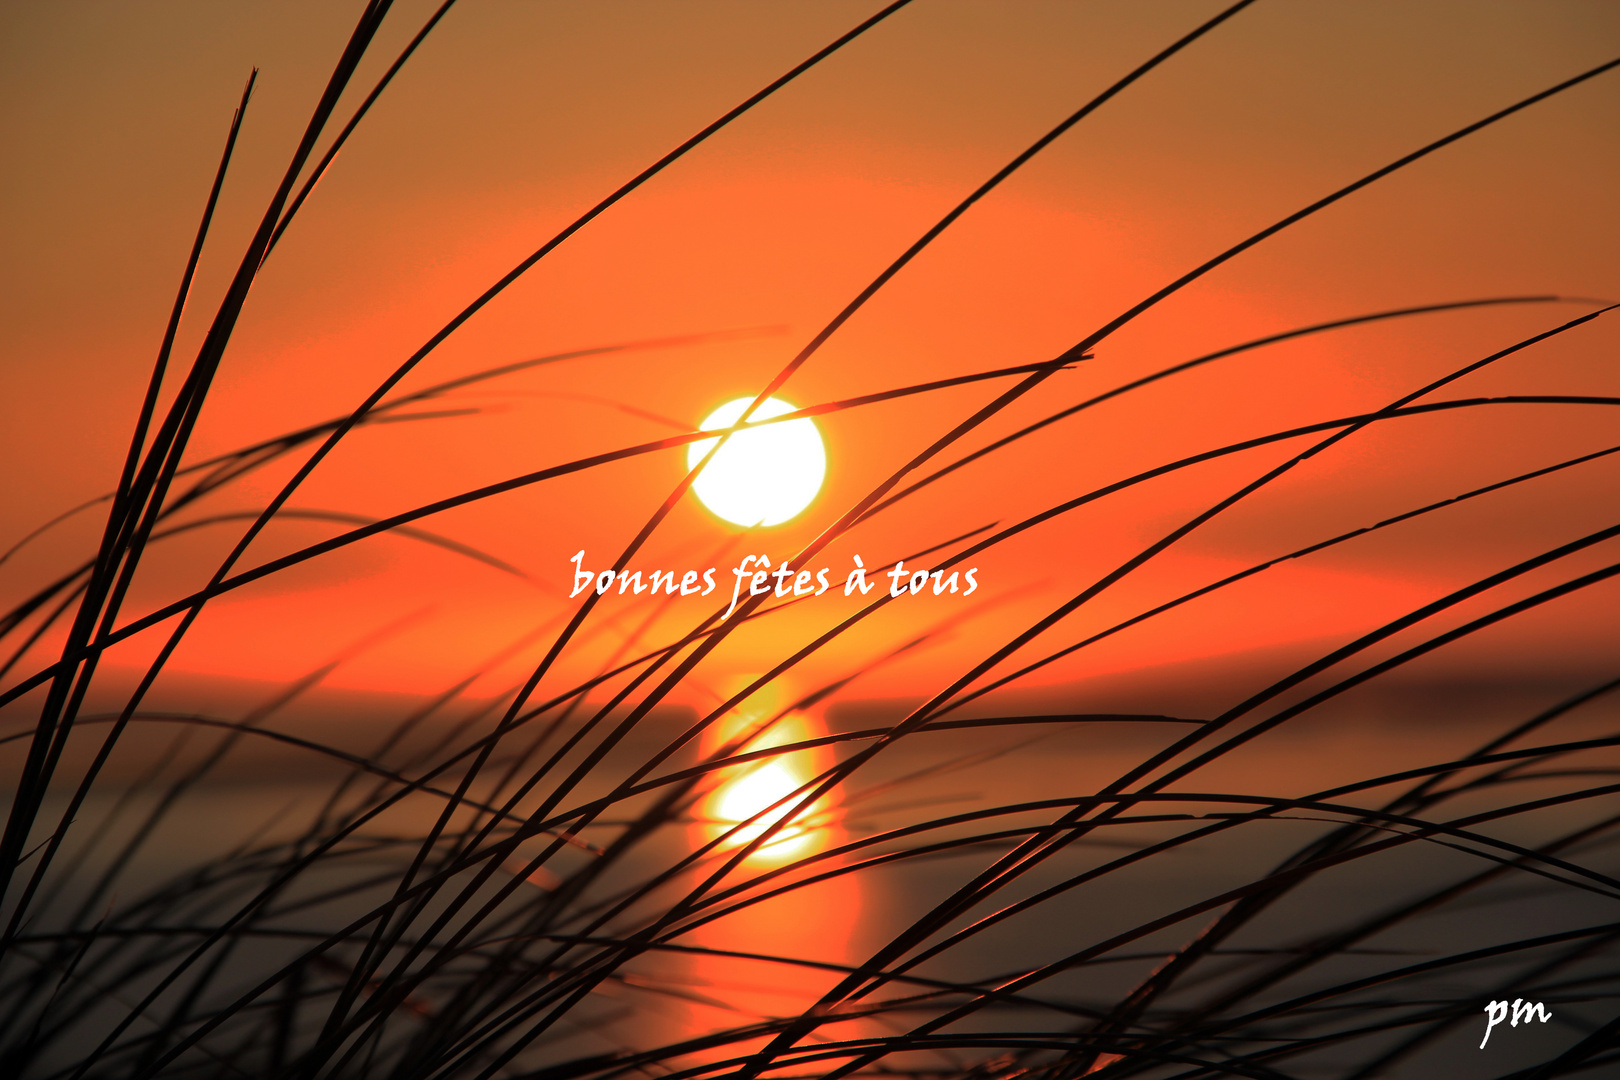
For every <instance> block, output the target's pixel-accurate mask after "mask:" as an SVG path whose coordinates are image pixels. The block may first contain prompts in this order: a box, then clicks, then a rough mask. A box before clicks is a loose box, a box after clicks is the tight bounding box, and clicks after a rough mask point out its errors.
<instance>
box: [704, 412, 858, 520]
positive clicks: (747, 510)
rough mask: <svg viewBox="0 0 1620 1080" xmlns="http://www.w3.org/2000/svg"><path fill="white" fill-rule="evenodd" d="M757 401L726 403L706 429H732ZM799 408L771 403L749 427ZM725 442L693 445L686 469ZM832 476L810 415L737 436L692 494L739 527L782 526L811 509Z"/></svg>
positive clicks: (756, 414)
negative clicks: (808, 507)
mask: <svg viewBox="0 0 1620 1080" xmlns="http://www.w3.org/2000/svg"><path fill="white" fill-rule="evenodd" d="M753 400H754V399H753V398H738V399H737V400H735V401H728V402H726V403H725V404H724V405H722V406H720V407H719V408H718V409H716V410H714V412H712V413H710V414H709V415H708V417H707V418H705V419H704V421H703V423H702V424H701V425H700V430H702V431H712V430H714V429H716V428H727V427H730V426H731V425H733V424H735V423H736V422H737V420H738V418H739V417H741V416H742V414H743V410H744V409H746V408H748V403H749V402H751V401H753ZM796 409H797V406H794V405H790V404H789V403H787V402H786V401H783V400H782V399H781V398H774V397H773V398H766V399H765V400H764V401H763V402H761V403H760V406H759V408H757V409H755V410H754V414H753V416H751V417H749V423H753V422H754V421H756V420H769V419H770V418H771V417H773V416H781V415H782V414H783V413H790V412H794V411H795V410H796ZM719 441H720V440H719V439H703V440H701V441H699V442H695V443H693V444H692V445H691V446H690V447H688V448H687V451H686V467H687V468H688V469H691V468H695V467H696V466H697V464H698V462H700V461H702V460H703V456H704V455H705V454H707V453H708V452H709V449H710V448H711V447H713V446H714V445H715V443H717V442H719ZM826 474H827V451H826V448H825V447H823V446H822V443H821V432H819V431H817V430H816V425H815V423H814V422H813V421H812V420H811V419H810V418H809V417H807V416H806V417H800V418H799V419H797V420H785V421H783V422H782V423H780V424H767V425H765V426H764V427H761V428H759V429H758V430H750V429H748V428H746V427H745V428H744V429H743V430H742V431H739V432H736V433H735V434H733V435H732V436H731V438H730V439H727V440H726V445H724V446H722V447H721V448H720V452H719V453H717V454H715V456H714V458H713V460H711V461H710V462H709V463H708V465H706V466H704V468H703V471H702V472H701V473H699V474H698V478H697V480H696V481H695V482H694V483H693V485H692V490H693V491H695V492H697V497H698V499H699V500H701V501H702V503H703V505H704V506H707V507H708V508H709V509H710V510H712V511H713V512H714V513H716V514H718V515H719V516H720V517H722V518H725V519H726V520H727V521H729V522H731V523H732V524H734V525H780V524H781V523H782V522H784V521H787V520H788V519H789V518H792V517H794V516H796V515H797V514H798V513H799V512H800V511H802V510H803V509H804V508H805V507H807V506H809V505H810V500H811V499H814V498H815V497H816V492H818V491H820V490H821V481H822V478H823V477H825V476H826Z"/></svg>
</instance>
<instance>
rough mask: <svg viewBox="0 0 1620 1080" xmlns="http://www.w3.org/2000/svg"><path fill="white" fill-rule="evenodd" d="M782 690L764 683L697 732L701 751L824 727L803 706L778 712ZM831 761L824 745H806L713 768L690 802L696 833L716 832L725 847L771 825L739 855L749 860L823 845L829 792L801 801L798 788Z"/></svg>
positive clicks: (764, 743) (799, 735)
mask: <svg viewBox="0 0 1620 1080" xmlns="http://www.w3.org/2000/svg"><path fill="white" fill-rule="evenodd" d="M782 698H783V694H782V692H781V690H780V688H777V687H774V686H767V687H765V688H764V689H762V690H761V691H760V692H758V693H756V694H755V695H753V696H752V697H751V698H749V699H748V700H747V701H745V702H744V703H743V704H742V705H741V706H739V707H738V708H737V709H735V710H733V711H732V712H730V713H728V714H727V715H726V716H724V717H722V718H721V719H720V720H719V721H718V722H717V723H716V724H715V725H714V728H713V729H712V730H711V731H710V732H709V733H708V735H707V737H706V738H705V740H704V750H705V753H706V754H715V753H720V752H723V751H726V750H730V752H731V753H733V754H735V753H744V752H754V751H761V750H768V749H770V748H771V747H777V746H790V745H793V744H796V743H802V742H805V741H808V740H811V739H814V738H817V737H819V736H822V735H825V734H826V733H827V729H826V725H825V724H823V723H822V722H821V721H820V720H819V719H817V718H816V717H813V716H811V715H809V714H807V713H801V712H790V713H787V714H786V715H779V713H780V712H781V709H782V706H781V704H779V702H780V701H781V699H782ZM831 762H832V755H831V754H830V753H829V752H828V750H827V749H826V748H825V747H813V748H809V749H804V750H789V751H785V752H784V753H782V754H779V755H775V756H771V757H766V758H763V759H758V760H755V761H752V762H748V763H746V764H742V765H735V766H731V767H728V768H726V769H723V770H721V771H720V773H719V782H718V783H717V784H716V785H715V787H714V789H713V790H712V791H711V792H710V793H709V795H708V796H707V797H706V798H705V799H703V800H702V803H701V804H700V806H699V809H698V814H697V820H698V822H699V824H700V828H701V833H702V841H703V842H704V843H707V842H710V841H714V840H720V843H719V844H718V845H717V847H718V849H719V850H720V851H721V852H728V851H734V850H735V849H737V848H739V847H744V846H746V845H748V844H750V843H752V842H754V841H755V840H757V839H758V838H759V837H760V836H762V835H764V834H765V833H767V832H770V831H771V830H773V829H774V830H775V831H774V832H771V835H770V838H769V839H768V840H766V841H765V842H764V843H763V844H761V845H760V846H759V848H757V849H756V850H754V851H752V852H750V853H749V855H748V856H747V859H746V860H745V861H747V862H748V863H751V864H755V865H779V864H781V863H784V862H788V861H790V860H793V859H801V858H804V857H805V856H807V855H813V854H815V853H816V852H818V851H823V850H825V849H826V848H827V847H828V846H829V845H830V843H831V842H832V840H831V834H832V831H833V828H834V824H835V820H836V817H837V812H836V798H835V796H834V795H833V794H831V793H828V794H826V795H823V796H821V797H820V798H819V799H816V800H815V801H814V802H810V803H808V804H807V803H806V800H807V798H808V796H809V794H810V791H809V790H805V791H801V790H800V789H801V788H804V787H805V785H807V784H809V783H810V782H811V781H812V780H814V779H815V777H816V776H817V775H818V774H820V773H821V772H822V771H823V770H824V769H826V768H827V766H828V765H830V764H831ZM796 793H797V794H796ZM778 804H780V805H778ZM756 815H757V816H756ZM745 822H746V824H744V823H745Z"/></svg>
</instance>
